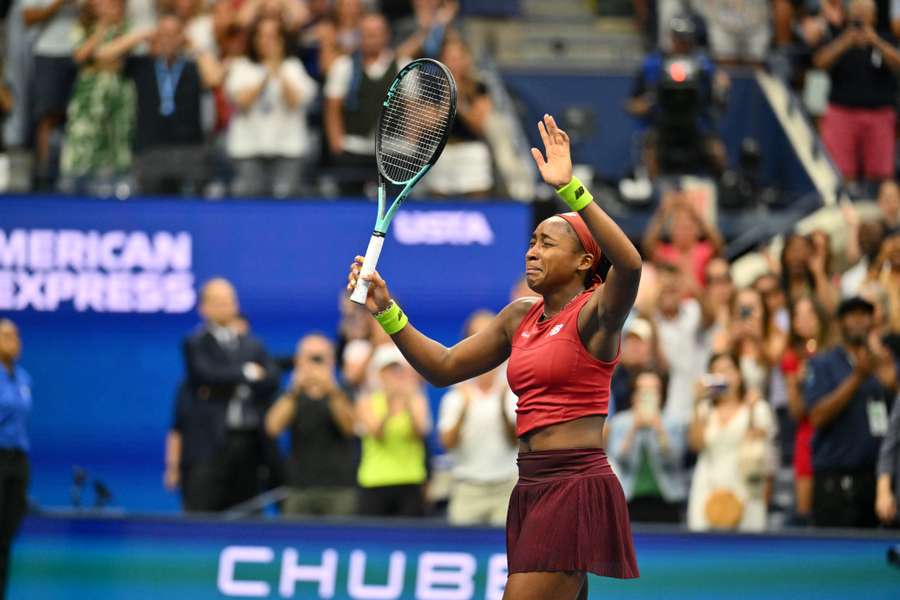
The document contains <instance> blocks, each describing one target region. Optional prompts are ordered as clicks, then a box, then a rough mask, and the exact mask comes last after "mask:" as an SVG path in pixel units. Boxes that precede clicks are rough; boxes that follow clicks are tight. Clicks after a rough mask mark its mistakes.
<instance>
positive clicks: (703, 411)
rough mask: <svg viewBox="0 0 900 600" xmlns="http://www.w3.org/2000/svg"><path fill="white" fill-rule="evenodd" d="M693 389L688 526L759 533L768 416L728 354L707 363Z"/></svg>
mask: <svg viewBox="0 0 900 600" xmlns="http://www.w3.org/2000/svg"><path fill="white" fill-rule="evenodd" d="M698 387H699V389H698V397H697V403H696V406H695V409H694V418H693V420H692V422H691V425H690V429H689V432H688V443H689V445H690V447H691V449H692V450H693V451H694V452H696V453H697V454H698V455H699V456H698V459H697V466H696V469H695V470H694V478H693V480H692V482H691V491H690V497H689V498H688V527H689V528H690V529H692V530H706V529H712V528H723V529H725V528H736V529H738V530H741V531H761V530H764V529H765V527H766V497H765V488H766V480H767V478H768V475H769V473H768V471H769V460H770V457H771V439H772V436H773V432H774V426H773V419H772V411H771V409H770V408H769V405H768V404H767V403H766V402H765V401H764V400H762V399H760V397H759V394H758V393H754V392H750V393H747V392H745V389H744V385H743V382H742V381H741V372H740V370H739V368H738V363H737V361H736V360H735V358H734V357H733V356H732V355H730V354H716V355H714V356H713V357H712V358H711V359H710V362H709V374H708V375H707V376H706V377H704V379H703V380H702V382H701V384H700V386H698Z"/></svg>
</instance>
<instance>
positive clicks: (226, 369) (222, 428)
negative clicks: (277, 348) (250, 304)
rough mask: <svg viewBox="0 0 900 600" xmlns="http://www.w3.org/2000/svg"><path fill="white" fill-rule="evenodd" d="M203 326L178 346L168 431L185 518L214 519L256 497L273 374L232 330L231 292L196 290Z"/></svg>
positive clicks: (226, 286)
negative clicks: (177, 386) (179, 372)
mask: <svg viewBox="0 0 900 600" xmlns="http://www.w3.org/2000/svg"><path fill="white" fill-rule="evenodd" d="M200 315H201V316H202V317H203V319H204V325H203V327H201V328H200V329H198V330H197V331H196V332H195V333H194V334H192V335H191V336H189V337H188V338H187V340H185V342H184V356H185V363H186V367H187V383H186V388H185V389H184V391H183V396H182V397H181V398H180V400H179V408H178V410H177V417H176V423H175V429H176V430H177V431H178V432H179V433H180V435H181V446H182V448H181V449H182V452H181V467H182V468H181V474H182V477H181V479H182V481H181V484H182V485H181V488H182V498H183V502H184V508H185V510H187V511H221V510H226V509H228V508H229V507H232V506H234V505H236V504H239V503H241V502H244V501H246V500H248V499H250V498H252V497H254V496H256V495H257V494H259V493H260V492H261V491H262V490H261V488H262V486H261V479H262V477H261V471H263V469H264V465H265V462H266V461H265V446H264V443H265V440H264V435H263V432H262V425H263V417H264V415H265V412H266V410H267V408H268V406H269V404H270V403H271V400H272V398H273V396H274V394H275V392H276V391H277V390H278V384H279V372H278V367H277V365H276V364H275V363H274V361H273V360H272V359H271V358H270V357H269V355H268V353H267V352H266V350H265V348H264V347H263V345H262V344H261V343H260V342H259V341H258V340H257V339H255V338H253V337H251V336H249V335H244V334H240V333H238V332H236V331H235V329H234V328H233V323H234V321H235V320H236V318H237V317H238V302H237V295H236V294H235V291H234V287H233V286H232V285H231V283H229V282H228V281H226V280H225V279H213V280H211V281H209V282H207V283H206V285H204V286H203V290H202V291H201V299H200Z"/></svg>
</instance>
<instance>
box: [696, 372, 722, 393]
mask: <svg viewBox="0 0 900 600" xmlns="http://www.w3.org/2000/svg"><path fill="white" fill-rule="evenodd" d="M700 383H701V384H702V385H703V387H704V388H705V389H706V393H707V394H708V395H709V397H710V398H718V397H719V396H721V395H722V394H724V393H725V392H726V391H728V378H727V377H725V376H724V375H718V374H713V373H707V374H706V375H703V376H702V377H701V378H700Z"/></svg>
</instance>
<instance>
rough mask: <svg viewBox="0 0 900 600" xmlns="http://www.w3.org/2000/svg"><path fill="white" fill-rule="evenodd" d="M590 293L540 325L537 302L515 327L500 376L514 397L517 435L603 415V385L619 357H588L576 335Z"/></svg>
mask: <svg viewBox="0 0 900 600" xmlns="http://www.w3.org/2000/svg"><path fill="white" fill-rule="evenodd" d="M591 292H592V290H585V291H584V293H582V294H580V295H578V296H576V297H575V298H574V299H573V300H572V301H571V302H569V304H568V305H566V307H565V308H564V309H563V310H562V311H561V312H560V313H559V314H557V315H556V316H554V317H553V318H551V319H547V320H546V321H541V320H540V318H541V315H542V314H543V312H544V301H543V300H540V301H538V302H536V303H535V304H534V306H532V307H531V309H530V310H529V311H528V313H527V314H526V315H525V318H524V319H522V322H521V323H520V324H519V327H518V328H516V332H515V334H514V335H513V340H512V352H511V354H510V357H509V365H508V366H507V370H506V377H507V380H508V381H509V387H510V388H511V389H512V391H513V392H514V393H515V394H516V395H517V396H518V397H519V401H518V404H517V406H516V413H517V414H518V419H517V420H516V434H517V435H519V436H522V435H524V434H526V433H528V432H529V431H532V430H534V429H537V428H539V427H546V426H548V425H554V424H556V423H563V422H565V421H572V420H574V419H579V418H581V417H586V416H589V415H605V414H607V412H608V408H609V382H610V380H611V379H612V372H613V369H615V366H616V363H617V362H618V361H619V359H618V356H617V357H616V359H615V360H613V361H612V362H604V361H602V360H598V359H597V358H594V357H593V356H591V354H590V353H589V352H588V351H587V349H586V348H585V347H584V344H583V343H582V341H581V337H580V336H579V335H578V313H579V312H581V308H582V307H583V306H584V305H585V303H586V302H587V301H588V300H589V299H590V297H591Z"/></svg>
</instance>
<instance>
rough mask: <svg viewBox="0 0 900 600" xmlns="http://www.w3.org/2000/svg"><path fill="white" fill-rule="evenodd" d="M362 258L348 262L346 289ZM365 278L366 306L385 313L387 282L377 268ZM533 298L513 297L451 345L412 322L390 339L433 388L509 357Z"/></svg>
mask: <svg viewBox="0 0 900 600" xmlns="http://www.w3.org/2000/svg"><path fill="white" fill-rule="evenodd" d="M362 261H363V257H362V256H357V257H356V262H354V263H353V264H352V265H351V268H350V275H349V277H348V280H349V283H348V285H347V291H348V292H352V291H353V289H354V288H355V287H356V280H357V278H358V277H359V270H360V268H361V266H362ZM367 279H369V280H370V281H371V285H370V286H369V295H368V297H367V298H366V308H368V309H369V312H371V313H372V314H373V315H375V314H380V313H384V312H385V311H387V310H388V309H390V308H391V307H392V305H393V304H394V301H393V299H392V298H391V295H390V292H389V291H388V288H387V284H386V283H385V281H384V279H382V278H381V275H379V274H378V272H377V271H375V272H374V273H373V274H372V275H371V276H369V277H367ZM534 301H535V300H534V298H525V299H522V300H516V301H515V302H513V303H511V304H510V305H509V306H507V307H506V308H504V309H503V310H502V311H500V314H498V315H497V316H496V317H494V320H493V321H492V322H491V324H490V325H489V326H488V327H487V328H485V329H484V330H483V331H480V332H479V333H477V334H475V335H473V336H471V337H468V338H466V339H464V340H462V341H461V342H459V343H458V344H456V345H455V346H452V347H450V348H447V347H446V346H444V345H443V344H441V343H440V342H437V341H435V340H433V339H431V338H429V337H428V336H426V335H425V334H423V333H422V332H421V331H419V330H418V329H416V328H415V327H414V326H413V325H412V323H408V324H406V325H405V326H404V327H403V328H402V329H401V330H400V331H398V332H396V333H393V334H392V335H391V338H392V339H393V340H394V343H395V344H397V347H398V348H399V349H400V352H402V353H403V356H405V357H406V360H408V361H409V364H411V365H412V366H413V368H414V369H415V370H416V371H418V372H419V374H420V375H422V377H424V378H425V379H426V380H428V382H429V383H430V384H432V385H434V386H436V387H446V386H448V385H453V384H454V383H459V382H460V381H465V380H466V379H471V378H472V377H475V376H476V375H481V374H482V373H486V372H488V371H490V370H491V369H494V368H496V367H497V366H499V365H500V364H501V363H503V361H504V360H506V359H507V358H509V353H510V350H511V348H512V346H511V343H510V340H511V339H512V333H513V331H515V328H516V327H517V326H518V324H519V322H520V321H521V320H522V317H523V316H524V315H525V313H526V312H527V311H528V308H529V306H530V305H531V303H533V302H534Z"/></svg>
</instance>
